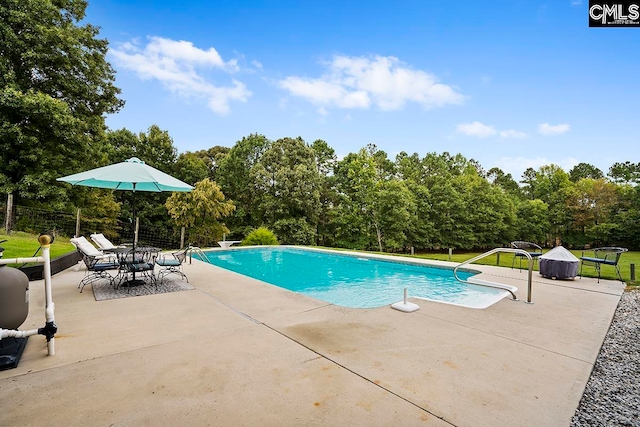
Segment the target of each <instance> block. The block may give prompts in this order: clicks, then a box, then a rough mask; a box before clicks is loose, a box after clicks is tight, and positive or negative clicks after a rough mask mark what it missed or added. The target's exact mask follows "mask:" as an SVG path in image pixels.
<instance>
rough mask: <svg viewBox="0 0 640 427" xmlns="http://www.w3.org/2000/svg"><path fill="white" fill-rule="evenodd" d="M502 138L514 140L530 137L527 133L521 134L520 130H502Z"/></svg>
mask: <svg viewBox="0 0 640 427" xmlns="http://www.w3.org/2000/svg"><path fill="white" fill-rule="evenodd" d="M500 136H501V137H502V138H513V139H524V138H529V135H528V134H527V133H525V132H520V131H519V130H514V129H507V130H501V131H500Z"/></svg>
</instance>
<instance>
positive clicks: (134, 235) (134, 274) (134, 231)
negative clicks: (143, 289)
mask: <svg viewBox="0 0 640 427" xmlns="http://www.w3.org/2000/svg"><path fill="white" fill-rule="evenodd" d="M137 237H138V236H136V183H135V182H134V183H133V259H132V260H131V261H132V262H133V280H132V281H131V284H135V283H136V267H135V264H136V240H137Z"/></svg>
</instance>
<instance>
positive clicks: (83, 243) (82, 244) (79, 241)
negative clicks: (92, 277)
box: [69, 236, 116, 261]
mask: <svg viewBox="0 0 640 427" xmlns="http://www.w3.org/2000/svg"><path fill="white" fill-rule="evenodd" d="M69 241H70V242H71V244H72V245H73V246H75V247H76V249H78V250H79V251H82V253H84V254H87V255H88V256H92V257H94V258H96V259H98V260H103V261H115V260H116V257H115V256H114V255H113V254H105V253H103V252H102V251H101V250H99V249H98V248H96V247H95V246H93V245H92V244H91V243H90V242H89V241H88V240H87V239H86V238H85V237H84V236H80V237H74V238H73V239H70V240H69Z"/></svg>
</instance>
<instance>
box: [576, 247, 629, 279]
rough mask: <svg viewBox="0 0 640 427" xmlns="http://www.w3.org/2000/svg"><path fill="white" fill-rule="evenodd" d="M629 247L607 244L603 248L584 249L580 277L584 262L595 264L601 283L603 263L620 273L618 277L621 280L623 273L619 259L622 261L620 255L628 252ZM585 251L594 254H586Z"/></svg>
mask: <svg viewBox="0 0 640 427" xmlns="http://www.w3.org/2000/svg"><path fill="white" fill-rule="evenodd" d="M627 250H628V249H627V248H618V247H613V246H607V247H602V248H595V249H591V250H588V251H583V252H582V256H581V257H580V278H582V267H583V266H584V264H587V265H593V266H594V267H595V268H596V271H597V272H598V283H600V270H601V268H602V266H603V265H610V266H612V267H613V268H614V269H615V270H616V273H617V274H618V278H619V279H620V281H621V282H624V280H622V275H621V274H620V267H619V266H618V261H620V256H621V255H622V254H623V253H624V252H627ZM585 253H589V255H591V253H593V256H585Z"/></svg>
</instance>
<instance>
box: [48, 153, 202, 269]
mask: <svg viewBox="0 0 640 427" xmlns="http://www.w3.org/2000/svg"><path fill="white" fill-rule="evenodd" d="M58 181H63V182H68V183H69V184H72V185H83V186H85V187H97V188H109V189H112V190H128V191H133V203H132V204H133V218H134V223H135V218H136V196H135V194H136V191H152V192H156V193H158V192H162V191H183V192H186V191H191V190H193V187H192V186H190V185H189V184H187V183H185V182H182V181H180V180H179V179H176V178H174V177H172V176H171V175H167V174H166V173H164V172H162V171H159V170H158V169H155V168H153V167H151V166H149V165H147V164H145V163H144V162H143V161H142V160H140V159H138V158H137V157H132V158H130V159H128V160H125V161H124V162H120V163H115V164H112V165H109V166H103V167H100V168H96V169H91V170H88V171H86V172H80V173H76V174H73V175H68V176H64V177H62V178H58ZM135 245H136V239H135V236H134V239H133V251H134V254H135V248H136V247H135ZM133 274H134V277H133V279H134V281H135V271H134V273H133Z"/></svg>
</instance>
